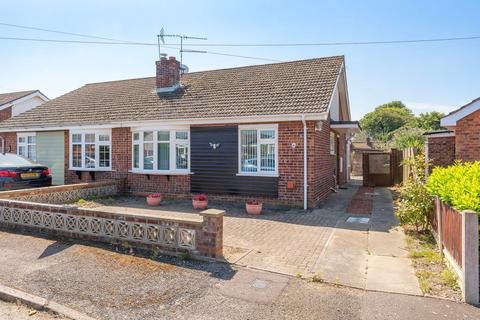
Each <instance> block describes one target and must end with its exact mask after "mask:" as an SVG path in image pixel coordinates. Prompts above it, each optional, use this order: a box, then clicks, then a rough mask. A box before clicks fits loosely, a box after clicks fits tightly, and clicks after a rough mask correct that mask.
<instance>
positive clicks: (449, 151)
mask: <svg viewBox="0 0 480 320" xmlns="http://www.w3.org/2000/svg"><path fill="white" fill-rule="evenodd" d="M428 159H429V160H430V163H431V165H432V168H433V167H437V166H440V167H447V166H449V165H451V164H453V162H454V161H455V136H452V137H435V136H430V137H428Z"/></svg>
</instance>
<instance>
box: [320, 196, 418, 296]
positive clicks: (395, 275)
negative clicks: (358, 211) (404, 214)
mask: <svg viewBox="0 0 480 320" xmlns="http://www.w3.org/2000/svg"><path fill="white" fill-rule="evenodd" d="M375 194H376V195H374V196H372V197H373V212H372V214H371V215H367V216H358V215H354V216H356V217H366V218H370V221H369V223H366V224H362V223H350V222H347V221H346V220H340V221H338V222H337V224H336V226H335V230H334V231H333V234H332V236H331V239H330V241H329V243H328V245H327V247H326V250H325V251H324V253H323V255H322V256H321V257H320V258H319V259H318V261H317V263H316V265H315V268H314V269H313V270H312V271H313V272H317V273H320V275H321V277H322V278H324V279H325V280H327V281H329V282H334V283H338V284H343V285H347V286H352V287H356V288H361V289H367V290H374V291H383V292H393V293H403V294H412V295H421V294H422V292H421V290H420V287H419V285H418V280H417V277H416V276H415V272H414V269H413V266H412V263H411V260H410V258H408V252H407V250H406V248H405V246H406V243H405V235H404V233H403V230H402V229H401V228H400V227H398V226H397V224H398V221H397V220H396V218H395V216H394V213H393V205H392V198H391V194H390V192H389V191H388V190H387V189H385V188H375Z"/></svg>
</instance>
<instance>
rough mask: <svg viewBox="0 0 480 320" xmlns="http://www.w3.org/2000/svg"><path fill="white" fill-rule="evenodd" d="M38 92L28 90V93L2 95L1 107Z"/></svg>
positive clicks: (0, 99)
mask: <svg viewBox="0 0 480 320" xmlns="http://www.w3.org/2000/svg"><path fill="white" fill-rule="evenodd" d="M35 91H37V90H28V91H17V92H7V93H0V106H1V105H4V104H6V103H9V102H12V101H14V100H17V99H20V98H23V97H25V96H28V95H29V94H32V93H34V92H35Z"/></svg>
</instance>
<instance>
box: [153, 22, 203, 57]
mask: <svg viewBox="0 0 480 320" xmlns="http://www.w3.org/2000/svg"><path fill="white" fill-rule="evenodd" d="M165 38H177V39H180V64H181V65H182V66H183V53H184V52H190V53H207V51H201V50H190V49H183V41H184V40H190V39H194V40H208V39H207V38H202V37H191V36H187V35H184V34H166V33H165V29H164V28H163V27H162V29H160V33H159V34H158V35H157V42H158V57H159V59H160V58H161V57H162V53H161V50H160V42H162V44H165Z"/></svg>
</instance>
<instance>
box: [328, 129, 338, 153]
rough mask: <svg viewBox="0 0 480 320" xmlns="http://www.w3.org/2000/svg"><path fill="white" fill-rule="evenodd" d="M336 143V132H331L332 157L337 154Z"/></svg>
mask: <svg viewBox="0 0 480 320" xmlns="http://www.w3.org/2000/svg"><path fill="white" fill-rule="evenodd" d="M336 141H337V135H336V134H335V132H333V131H330V154H331V155H335V154H336V153H337V148H336V145H337V143H336Z"/></svg>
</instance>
